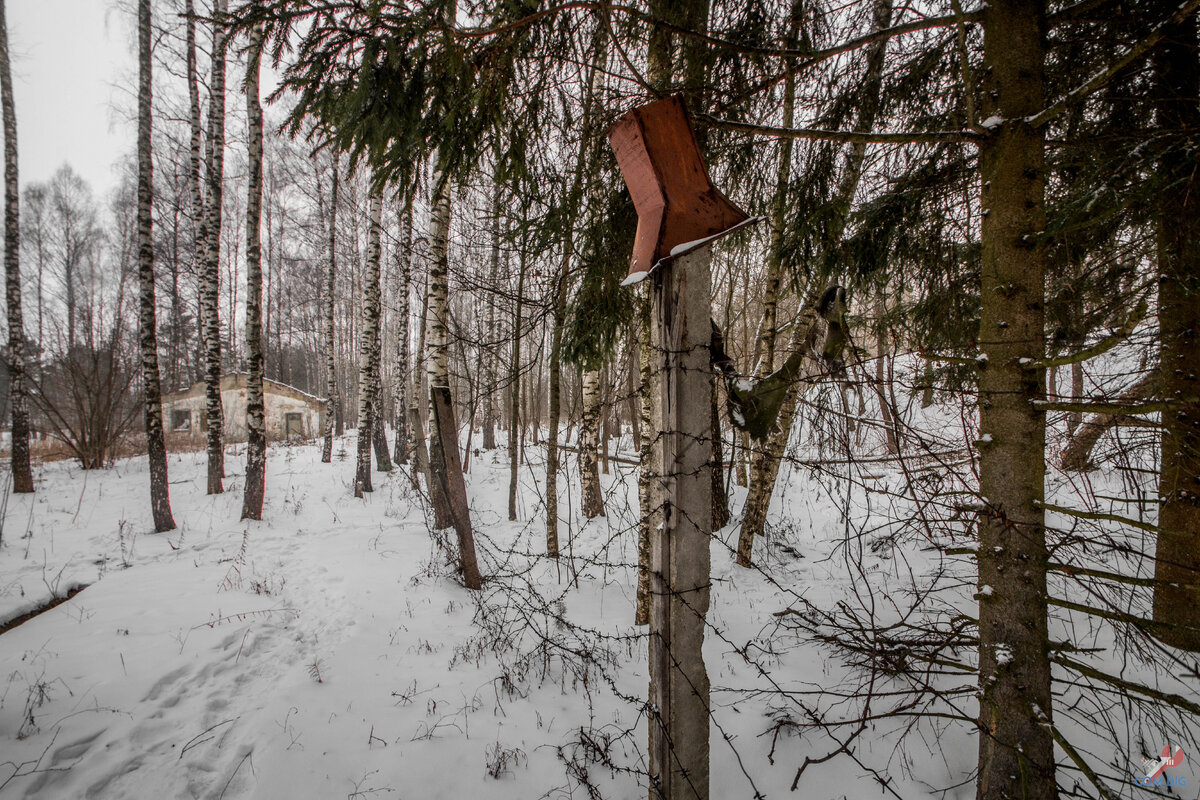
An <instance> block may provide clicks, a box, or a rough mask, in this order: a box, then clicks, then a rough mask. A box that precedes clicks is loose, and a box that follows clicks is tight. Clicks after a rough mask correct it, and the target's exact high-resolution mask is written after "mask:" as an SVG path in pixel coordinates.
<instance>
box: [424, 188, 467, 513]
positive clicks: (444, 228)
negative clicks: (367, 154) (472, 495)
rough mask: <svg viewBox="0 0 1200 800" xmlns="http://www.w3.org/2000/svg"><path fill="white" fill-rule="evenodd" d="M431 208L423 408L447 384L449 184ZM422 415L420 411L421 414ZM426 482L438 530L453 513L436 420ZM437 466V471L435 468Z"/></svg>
mask: <svg viewBox="0 0 1200 800" xmlns="http://www.w3.org/2000/svg"><path fill="white" fill-rule="evenodd" d="M440 181H441V172H440V171H438V170H435V171H434V175H433V184H434V186H435V187H436V186H437V185H438V183H439V182H440ZM435 191H436V192H437V194H436V195H435V196H434V199H433V208H432V209H430V211H431V213H430V216H429V257H430V258H429V261H430V263H429V276H428V280H427V284H426V287H425V314H424V320H423V322H422V328H423V331H422V332H423V334H424V337H423V338H424V340H425V342H424V345H423V347H422V350H423V352H424V353H425V356H424V365H425V386H426V390H427V391H428V392H429V401H428V405H426V410H427V411H429V412H431V411H432V410H433V388H434V387H436V386H441V385H445V386H446V387H447V388H449V385H450V345H449V342H448V341H447V330H446V320H447V314H448V312H449V310H448V307H447V304H448V302H449V301H448V292H449V286H448V284H447V281H448V279H449V275H448V273H449V258H450V254H449V250H448V239H449V237H450V211H451V208H450V191H451V189H450V184H449V182H446V183H445V185H443V186H441V187H440V188H438V189H436V190H435ZM422 416H424V415H422ZM451 449H452V450H454V451H455V452H457V451H458V437H457V435H456V436H455V438H454V441H453V447H451ZM426 463H427V466H428V475H427V484H428V486H429V499H430V505H432V506H433V524H434V527H435V528H437V529H438V530H444V529H446V528H449V527H450V526H452V525H453V524H454V515H453V514H452V513H451V510H450V495H449V492H448V491H447V486H448V479H447V478H446V477H445V468H446V459H445V456H444V455H443V454H442V443H441V439H440V438H439V433H438V428H437V423H436V422H434V423H433V424H432V425H431V426H430V429H429V460H428V462H426ZM439 470H441V472H439Z"/></svg>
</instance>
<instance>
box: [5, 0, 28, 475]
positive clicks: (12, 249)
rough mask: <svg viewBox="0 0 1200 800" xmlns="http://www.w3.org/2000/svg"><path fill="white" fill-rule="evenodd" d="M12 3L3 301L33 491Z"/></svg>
mask: <svg viewBox="0 0 1200 800" xmlns="http://www.w3.org/2000/svg"><path fill="white" fill-rule="evenodd" d="M6 6H7V0H0V104H2V105H3V109H4V297H5V301H6V303H7V307H8V308H7V310H8V370H9V380H10V389H9V391H10V394H9V399H10V404H11V407H12V476H13V491H14V492H17V493H22V494H24V493H28V492H32V491H33V471H32V469H31V467H30V463H29V400H28V398H27V394H26V392H27V390H26V388H25V322H24V318H23V317H22V316H21V238H20V236H21V233H20V226H21V199H20V182H19V180H18V173H17V111H16V104H15V103H14V101H13V88H12V64H11V59H10V56H9V48H8V21H7V18H6V17H7V11H6Z"/></svg>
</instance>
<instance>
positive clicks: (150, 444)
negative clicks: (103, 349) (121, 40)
mask: <svg viewBox="0 0 1200 800" xmlns="http://www.w3.org/2000/svg"><path fill="white" fill-rule="evenodd" d="M137 12H138V123H137V126H138V128H137V149H138V154H137V162H138V185H137V249H138V287H139V290H140V291H139V302H138V343H139V345H140V349H141V357H142V392H143V394H142V401H143V416H144V418H145V423H146V450H147V456H148V458H149V461H150V510H151V512H152V514H153V516H154V530H155V531H156V532H158V533H162V532H163V531H169V530H174V528H175V519H174V518H173V517H172V516H171V498H170V493H169V490H168V488H167V446H166V442H165V441H164V439H163V424H162V387H161V386H160V384H159V376H158V324H157V317H156V313H155V312H156V306H155V301H154V159H153V153H152V151H151V146H152V145H151V142H152V139H151V125H152V120H153V96H154V90H153V77H152V66H151V64H152V61H151V59H152V55H151V52H150V41H151V30H150V0H139V2H138V9H137ZM19 313H20V312H19V310H18V314H19ZM14 450H15V448H14ZM14 475H15V471H14Z"/></svg>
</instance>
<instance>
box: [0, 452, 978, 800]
mask: <svg viewBox="0 0 1200 800" xmlns="http://www.w3.org/2000/svg"><path fill="white" fill-rule="evenodd" d="M353 449H354V438H353V436H352V435H351V436H348V437H347V438H346V439H344V440H339V441H338V442H336V443H335V446H334V455H335V457H334V460H333V463H332V464H322V463H321V462H320V451H319V448H318V447H317V446H312V445H309V446H295V447H272V448H271V450H270V452H269V459H268V477H267V494H266V496H267V502H266V506H265V509H264V520H263V521H262V522H248V521H242V520H239V516H240V511H241V504H242V492H241V485H240V481H241V474H242V471H243V470H244V452H243V451H242V450H241V449H239V448H233V447H231V448H230V449H229V451H228V455H227V460H226V467H227V472H228V473H229V475H228V478H227V480H226V492H225V494H223V495H218V496H207V495H206V494H205V493H204V475H205V469H204V465H205V461H204V456H203V454H198V453H186V454H177V455H176V454H173V455H172V456H171V457H170V477H171V499H172V505H173V508H174V512H175V519H176V521H177V523H178V524H179V527H178V529H177V530H175V531H173V532H171V533H167V534H154V533H152V532H151V530H152V526H151V521H150V517H149V491H148V477H147V471H146V464H145V461H144V459H131V460H127V461H121V462H119V463H118V464H117V465H116V466H115V467H114V468H112V469H108V470H103V471H93V472H89V473H83V472H81V471H80V470H79V469H78V467H77V466H76V465H74V464H72V463H71V462H58V463H48V464H44V465H42V466H40V467H39V469H38V474H37V493H36V494H34V495H25V496H20V495H14V496H12V497H11V498H10V499H9V503H8V507H7V514H6V516H5V520H4V529H3V545H2V546H0V621H3V620H7V619H11V618H13V617H15V616H17V615H19V614H21V613H22V612H25V611H29V610H30V609H33V608H35V607H38V606H40V605H41V604H43V603H45V602H46V601H47V600H48V599H50V598H51V597H52V596H62V595H65V594H66V593H67V592H68V591H69V590H71V589H73V588H76V587H79V586H85V585H86V588H85V589H83V590H82V591H80V592H79V593H78V594H76V595H74V596H73V597H72V598H71V599H69V600H68V601H66V602H64V603H62V604H61V605H58V606H57V607H55V608H53V609H51V610H49V611H46V612H45V613H42V614H40V615H38V616H36V617H35V618H33V619H31V620H29V621H28V622H25V623H24V624H22V625H20V626H17V627H14V628H13V629H12V630H9V631H8V632H6V633H3V634H0V797H29V798H54V799H55V800H57V799H59V798H192V797H195V798H213V799H214V800H215V799H216V798H289V799H290V798H341V797H346V798H464V797H487V798H522V799H524V798H528V799H529V800H533V799H534V798H541V797H575V798H587V797H593V798H594V797H603V798H638V797H644V796H645V793H646V789H645V776H644V772H645V768H646V767H645V755H644V739H645V734H646V726H647V722H646V718H645V716H644V708H643V703H644V697H645V693H646V688H647V670H646V663H645V662H646V659H647V655H646V639H645V630H644V629H639V628H636V627H634V626H633V625H632V620H633V608H634V587H635V584H636V570H635V567H634V565H635V564H636V527H635V520H636V513H637V509H636V503H637V491H636V479H635V478H634V476H633V475H632V473H631V472H630V468H629V467H617V465H614V469H617V470H620V471H617V472H615V473H614V474H613V475H606V476H604V477H603V481H604V485H605V488H606V500H607V506H608V516H607V517H604V518H598V519H594V520H591V521H589V522H587V523H586V524H583V523H582V521H581V520H580V519H579V517H578V509H577V505H578V503H577V498H578V478H577V470H576V469H575V468H574V467H575V462H574V456H570V458H569V459H568V462H567V463H568V468H567V469H566V470H565V472H566V473H567V474H568V475H567V479H565V480H564V482H563V485H562V487H561V489H560V491H562V492H563V497H564V500H563V501H562V506H563V509H564V521H563V524H562V532H561V536H562V538H563V541H564V554H563V557H562V558H561V559H560V561H559V562H558V563H555V562H553V561H550V560H549V559H547V558H545V556H544V552H545V542H544V516H543V515H544V505H543V504H542V502H541V500H540V498H541V497H542V496H543V490H544V487H543V485H542V479H543V475H544V471H543V467H542V464H541V463H540V459H541V458H542V454H543V453H544V451H543V450H541V449H540V448H535V447H533V446H530V447H529V448H528V453H529V461H530V462H531V463H530V464H527V465H523V466H522V467H521V471H520V475H521V494H520V498H521V502H520V509H519V515H518V516H519V519H518V521H516V522H509V521H508V519H507V514H506V507H507V490H508V458H507V455H506V453H505V452H504V451H503V450H497V451H494V452H492V453H486V452H485V453H483V454H481V455H479V456H476V457H475V458H473V459H472V461H473V463H472V465H471V473H470V474H469V475H468V479H467V486H468V493H469V495H470V498H471V506H472V517H473V520H474V524H475V527H476V531H477V533H478V536H479V549H480V557H481V564H482V568H483V572H484V574H485V576H488V580H487V586H486V587H485V589H484V591H483V592H480V593H471V592H469V591H467V590H465V589H464V588H463V587H462V585H461V584H460V582H459V580H458V578H457V576H456V575H455V573H454V570H453V568H452V567H451V566H449V561H448V558H447V550H446V547H445V544H444V543H441V542H439V540H438V538H437V537H435V536H432V535H431V534H430V532H429V527H430V526H429V525H428V522H427V519H428V512H427V508H426V506H425V503H424V502H423V500H422V498H421V496H420V495H419V493H418V492H416V491H414V489H413V488H412V487H411V484H410V480H409V477H408V473H407V468H402V469H397V470H395V471H393V472H391V473H390V474H383V473H376V474H375V488H376V490H375V492H374V493H373V494H371V495H369V496H368V497H367V498H366V499H362V500H360V499H355V498H354V497H353V495H352V483H351V482H352V478H353V456H352V453H353ZM873 473H876V474H872V475H869V476H868V477H869V478H870V479H871V480H872V481H876V482H878V481H881V480H883V481H886V480H887V479H888V474H889V473H887V471H886V470H882V469H880V468H874V469H873ZM893 477H894V476H893ZM784 485H786V486H787V487H788V489H787V491H786V492H784V493H782V494H783V496H782V497H780V498H777V500H776V504H775V506H773V515H772V534H771V536H770V537H768V539H767V540H766V541H760V542H758V543H757V545H756V560H757V562H758V569H755V570H744V569H740V568H738V567H736V566H735V565H734V564H733V559H732V553H733V548H734V546H735V544H736V535H737V520H738V519H739V517H740V508H741V505H742V503H743V502H744V498H745V490H744V489H739V488H737V487H733V498H732V505H733V510H734V521H733V523H731V525H730V526H728V527H727V528H726V529H724V530H723V531H721V532H720V534H719V535H718V536H716V537H714V540H713V544H712V563H713V598H712V609H711V611H710V613H709V623H710V633H709V635H708V637H707V639H706V645H705V659H706V663H707V666H708V671H709V675H710V676H711V679H712V684H713V695H712V704H713V711H714V713H713V727H712V736H711V741H712V745H711V747H712V756H711V758H712V796H713V797H714V798H742V797H744V798H752V797H755V796H756V794H757V795H758V796H762V797H769V798H779V797H786V796H789V795H790V794H791V791H790V790H791V788H792V784H793V780H794V778H795V777H796V773H797V770H798V768H799V767H800V765H801V764H802V763H804V761H805V758H806V757H811V758H813V759H816V758H819V757H821V756H824V755H826V754H827V753H830V752H832V751H834V750H836V749H838V747H839V743H840V742H842V741H845V740H846V734H849V733H850V732H851V729H850V728H847V727H836V726H835V727H834V728H831V729H827V728H816V727H811V726H810V725H809V723H811V722H812V721H813V720H815V719H816V718H818V717H820V718H821V719H823V720H826V721H828V720H829V719H831V718H836V717H838V716H839V714H840V715H842V716H843V717H844V718H846V719H853V718H854V717H855V716H856V714H857V713H858V710H859V709H858V708H857V707H856V706H855V705H854V703H853V702H849V701H846V700H845V698H843V697H842V696H841V695H839V692H843V693H844V694H846V695H848V696H851V697H853V695H854V693H855V686H856V683H855V682H856V681H858V680H861V678H858V677H855V676H854V675H852V674H851V673H850V672H849V671H848V670H847V668H845V667H844V666H841V665H840V663H839V662H838V661H837V660H836V659H833V658H831V657H830V655H829V653H828V652H827V651H826V650H824V649H822V648H820V647H818V646H817V645H814V644H812V643H811V642H810V641H808V640H806V639H804V638H803V637H801V636H799V635H797V634H796V633H794V632H792V631H790V630H789V629H786V628H781V627H780V620H781V617H780V616H779V614H780V612H784V611H785V610H786V609H790V608H797V609H798V608H802V607H805V604H806V603H810V604H812V607H817V608H834V607H835V606H836V605H837V604H838V603H839V602H841V601H842V600H844V599H847V598H853V597H855V596H857V597H858V598H859V599H861V598H862V595H863V592H864V591H865V590H867V585H869V587H870V588H871V589H873V590H878V591H879V592H880V593H879V595H878V597H879V598H881V600H885V601H887V602H890V603H892V605H897V604H898V603H897V598H898V597H900V595H902V594H904V592H905V591H906V590H905V589H904V588H903V587H904V586H906V585H908V582H909V580H910V576H911V575H913V574H918V573H923V572H925V571H927V570H929V569H932V568H933V567H934V565H933V563H932V560H933V559H934V558H935V557H934V556H931V555H929V553H928V550H929V548H921V547H915V546H914V547H911V548H909V549H908V550H907V551H905V552H900V550H899V549H898V548H895V547H894V546H893V545H894V542H892V541H890V540H888V539H887V538H886V536H884V535H882V534H879V535H875V534H872V533H871V530H870V529H868V528H861V527H855V528H852V527H851V526H850V525H849V524H847V523H846V522H845V521H844V519H843V517H844V514H843V512H844V511H845V510H846V509H851V512H852V513H851V516H860V517H861V516H863V515H870V513H871V507H870V502H869V496H868V495H864V494H862V493H861V492H860V493H858V494H856V495H855V497H857V498H859V499H855V500H853V502H851V498H850V497H849V495H847V498H845V502H846V505H845V506H843V507H839V503H838V502H837V501H836V498H834V497H832V496H831V494H830V486H829V485H828V484H827V482H825V481H822V480H821V479H820V478H819V476H816V475H815V474H808V473H805V472H804V471H803V470H795V471H793V474H792V475H791V477H790V478H789V479H788V482H787V483H786V484H784ZM863 497H867V501H866V502H865V504H864V503H863V502H860V500H861V498H863ZM567 498H575V499H576V502H570V501H569V500H568V499H567ZM851 506H853V508H851ZM943 568H944V567H943ZM968 583H970V582H968ZM892 584H894V585H895V586H896V587H897V591H896V594H895V595H894V596H893V595H892V594H891V592H890V590H889V586H890V585H892ZM972 591H973V586H970V585H966V586H964V587H963V588H961V590H959V591H958V593H957V595H956V597H957V598H958V602H961V603H963V604H964V605H971V604H973V602H974V601H972V600H971V599H970V598H971V594H972ZM901 604H902V603H901ZM785 616H786V615H785ZM843 707H845V708H843ZM964 710H968V711H969V709H964ZM907 724H909V723H908V722H907V721H905V720H903V719H900V720H899V721H896V722H894V723H890V724H889V723H888V722H887V721H886V720H884V721H880V722H879V723H872V724H870V725H869V726H866V727H865V729H864V730H861V731H858V735H857V738H856V739H854V741H853V744H852V746H851V747H850V748H848V752H847V753H844V754H843V755H841V756H839V757H836V758H832V759H831V760H828V761H826V762H824V763H820V764H815V765H812V766H809V767H808V768H807V769H806V770H805V771H804V774H803V776H802V777H801V779H800V786H799V791H800V792H801V793H802V794H803V796H805V797H809V798H842V797H849V798H860V797H875V796H881V792H883V793H884V795H885V796H894V797H902V798H918V797H933V796H936V797H938V798H958V797H962V798H966V797H973V796H974V794H975V788H974V785H973V781H972V780H971V779H970V774H971V768H972V766H973V762H974V757H975V748H976V744H975V740H974V738H973V737H972V736H960V735H940V734H939V733H938V730H937V728H936V727H935V728H931V729H930V730H929V732H928V735H924V736H919V737H909V739H908V740H907V744H906V745H905V746H904V747H903V748H900V747H897V742H896V740H895V739H894V738H893V737H892V736H891V734H892V733H894V732H895V730H896V729H897V728H898V727H903V726H905V725H907ZM914 740H915V741H914ZM881 778H882V779H883V780H884V781H886V789H885V787H884V786H882V785H881V782H880V781H881ZM945 787H954V788H951V789H950V790H949V791H948V792H945V793H943V792H942V791H940V789H943V788H945ZM797 796H799V795H797Z"/></svg>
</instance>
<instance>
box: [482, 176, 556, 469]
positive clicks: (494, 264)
mask: <svg viewBox="0 0 1200 800" xmlns="http://www.w3.org/2000/svg"><path fill="white" fill-rule="evenodd" d="M501 202H502V195H501V191H500V187H499V186H496V187H493V190H492V245H491V254H490V259H491V263H490V265H489V267H488V280H489V281H490V283H491V285H492V287H495V286H496V285H497V283H498V281H499V280H500V233H501V228H500V214H501V212H502V210H503V209H502V208H501V205H500V204H501ZM551 314H553V309H552V310H551ZM486 324H487V333H486V337H487V338H486V344H485V345H484V347H483V348H481V349H482V351H483V352H481V353H480V358H481V359H482V361H483V378H482V380H483V386H482V389H481V391H480V397H481V398H482V402H483V449H484V450H495V449H496V399H495V393H496V351H497V349H498V346H497V342H496V291H495V289H494V288H493V290H492V291H489V292H488V293H487V323H486Z"/></svg>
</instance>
